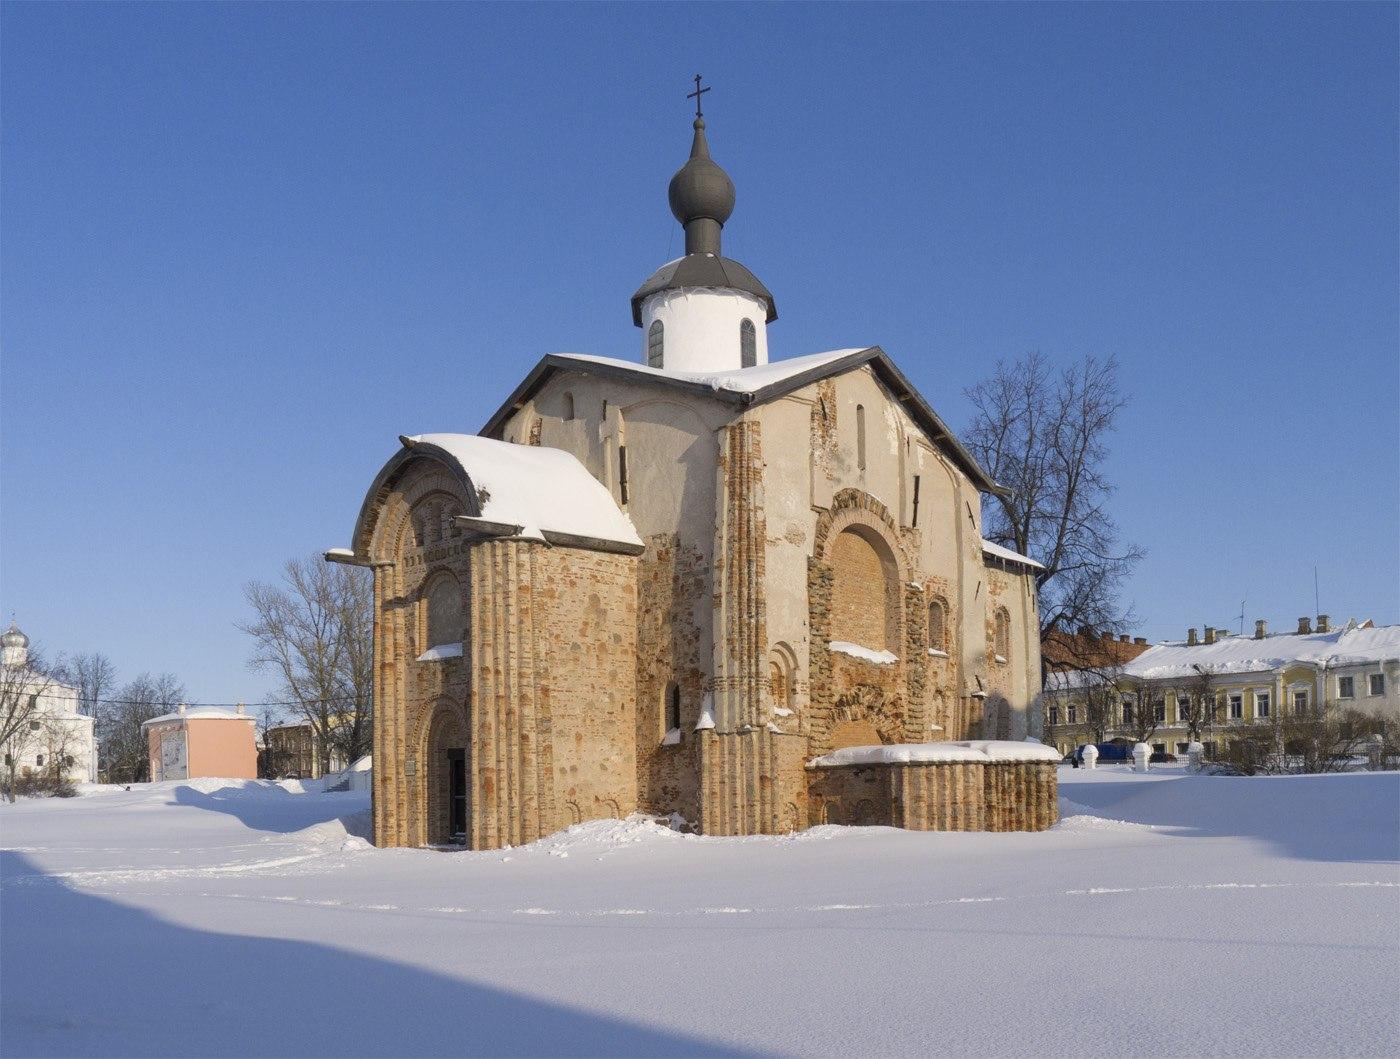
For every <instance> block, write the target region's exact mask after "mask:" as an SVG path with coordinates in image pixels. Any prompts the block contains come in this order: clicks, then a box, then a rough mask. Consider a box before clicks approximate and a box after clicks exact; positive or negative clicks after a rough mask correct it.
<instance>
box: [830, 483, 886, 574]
mask: <svg viewBox="0 0 1400 1059" xmlns="http://www.w3.org/2000/svg"><path fill="white" fill-rule="evenodd" d="M853 526H861V527H864V528H865V529H867V530H869V531H872V532H873V533H875V534H878V535H879V536H880V537H881V538H883V539H884V541H885V544H886V546H887V547H888V548H889V550H890V553H891V554H892V556H893V557H894V560H895V562H896V564H897V566H898V574H899V579H900V580H901V581H907V580H908V579H909V556H908V555H906V554H905V552H904V546H903V544H902V543H901V541H900V535H899V527H898V526H897V525H896V524H895V521H894V517H893V516H892V515H891V514H890V509H889V508H887V507H885V505H884V504H882V503H881V502H880V501H878V500H876V499H875V498H874V497H873V496H871V495H870V494H869V493H867V492H865V491H864V490H862V489H842V490H841V491H840V492H839V493H837V494H836V495H835V496H834V497H832V500H831V507H829V508H827V510H825V511H823V512H822V514H821V517H820V518H818V519H817V529H816V535H815V539H814V541H813V553H814V554H815V555H816V557H817V558H818V559H819V560H821V561H823V562H829V561H830V554H829V551H830V547H831V542H832V541H833V540H834V539H835V537H836V535H837V534H838V533H841V532H843V531H845V530H847V529H850V528H851V527H853Z"/></svg>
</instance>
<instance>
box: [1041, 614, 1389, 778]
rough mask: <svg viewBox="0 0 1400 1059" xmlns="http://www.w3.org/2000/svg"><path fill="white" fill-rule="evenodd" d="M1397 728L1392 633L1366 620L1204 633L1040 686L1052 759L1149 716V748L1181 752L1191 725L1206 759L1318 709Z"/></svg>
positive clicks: (1130, 734) (1122, 733) (1128, 734)
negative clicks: (1247, 734) (1248, 735)
mask: <svg viewBox="0 0 1400 1059" xmlns="http://www.w3.org/2000/svg"><path fill="white" fill-rule="evenodd" d="M1324 704H1326V705H1331V706H1336V707H1341V708H1351V709H1357V710H1361V711H1364V712H1367V713H1372V714H1376V715H1383V716H1389V717H1392V718H1395V719H1396V720H1400V625H1389V626H1382V627H1380V628H1377V627H1375V626H1374V625H1372V623H1371V622H1369V621H1367V622H1365V623H1363V624H1359V625H1358V624H1357V623H1356V622H1355V621H1352V622H1348V623H1347V625H1346V626H1345V627H1343V628H1340V629H1333V628H1332V626H1331V624H1330V622H1329V620H1328V617H1327V615H1325V614H1321V615H1318V618H1317V625H1316V627H1315V628H1314V626H1313V623H1312V619H1311V618H1300V619H1299V620H1298V628H1297V631H1296V632H1290V633H1284V634H1274V635H1270V634H1269V632H1268V626H1267V624H1266V623H1265V622H1263V621H1258V622H1256V623H1255V630H1254V635H1253V636H1232V635H1230V634H1229V633H1227V632H1225V631H1224V630H1222V629H1212V628H1209V627H1207V628H1206V630H1205V635H1204V636H1202V637H1198V636H1197V634H1196V630H1195V629H1191V630H1188V633H1187V637H1186V639H1185V640H1184V641H1175V642H1170V643H1161V644H1157V645H1155V646H1153V647H1150V648H1148V649H1147V650H1145V651H1143V652H1142V653H1141V654H1139V655H1137V656H1136V657H1135V658H1132V659H1130V660H1128V661H1125V662H1122V663H1121V664H1120V663H1109V664H1105V665H1102V666H1099V667H1098V668H1092V669H1064V670H1061V671H1058V672H1052V673H1050V674H1049V675H1048V676H1047V678H1046V682H1045V697H1044V708H1045V741H1046V742H1047V743H1051V744H1052V745H1054V746H1055V747H1056V748H1057V749H1059V750H1060V751H1061V752H1062V753H1069V752H1070V751H1072V750H1073V749H1074V748H1075V747H1076V746H1080V745H1083V744H1084V743H1088V742H1096V741H1098V737H1099V736H1100V735H1101V736H1102V737H1103V738H1104V739H1113V738H1118V737H1124V738H1134V739H1135V738H1136V737H1137V736H1139V735H1140V734H1142V732H1143V731H1144V729H1145V728H1146V727H1147V725H1146V724H1139V723H1135V722H1137V720H1138V717H1139V714H1138V713H1137V711H1139V710H1149V711H1151V725H1152V728H1153V730H1152V732H1151V734H1150V736H1149V737H1148V741H1149V742H1150V743H1151V744H1152V746H1153V749H1155V750H1158V751H1163V752H1169V753H1175V754H1184V753H1185V752H1186V747H1187V744H1188V743H1189V742H1190V738H1191V728H1192V724H1191V722H1192V720H1193V717H1194V718H1195V719H1196V720H1197V721H1198V723H1197V725H1196V728H1197V730H1198V732H1199V736H1200V739H1201V742H1202V743H1204V744H1205V747H1206V753H1207V756H1213V755H1214V754H1217V753H1219V752H1220V751H1221V750H1222V749H1223V747H1224V744H1225V743H1226V742H1227V741H1228V740H1230V739H1231V738H1232V736H1233V735H1238V734H1240V733H1241V732H1242V731H1244V730H1245V729H1246V728H1247V727H1248V726H1251V725H1256V724H1261V723H1273V722H1274V721H1275V720H1278V719H1280V718H1287V717H1295V716H1307V715H1308V714H1309V712H1310V711H1313V710H1315V709H1316V708H1317V707H1319V706H1321V705H1324Z"/></svg>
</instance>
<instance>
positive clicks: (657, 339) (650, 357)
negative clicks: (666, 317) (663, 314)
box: [647, 320, 666, 368]
mask: <svg viewBox="0 0 1400 1059" xmlns="http://www.w3.org/2000/svg"><path fill="white" fill-rule="evenodd" d="M665 347H666V328H665V326H664V325H663V324H662V323H661V321H660V320H653V321H652V322H651V327H649V328H648V329H647V367H648V368H659V367H662V366H663V362H664V361H665V359H666V348H665Z"/></svg>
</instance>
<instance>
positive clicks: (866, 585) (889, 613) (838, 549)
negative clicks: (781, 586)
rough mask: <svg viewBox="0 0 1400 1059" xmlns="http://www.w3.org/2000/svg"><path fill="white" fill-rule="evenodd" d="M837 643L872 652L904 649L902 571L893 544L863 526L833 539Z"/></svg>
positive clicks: (833, 628) (833, 631)
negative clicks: (901, 634)
mask: <svg viewBox="0 0 1400 1059" xmlns="http://www.w3.org/2000/svg"><path fill="white" fill-rule="evenodd" d="M828 561H829V562H830V563H831V570H832V575H833V576H832V584H831V626H830V636H829V639H830V640H831V641H832V642H840V643H850V644H855V645H856V646H858V647H865V648H869V649H870V650H872V651H898V650H899V618H898V610H897V604H898V599H899V588H898V585H899V573H898V568H897V566H896V565H895V560H894V556H893V555H892V554H891V552H890V548H889V546H888V545H887V544H886V543H885V542H884V540H883V539H882V538H881V537H880V536H879V535H878V534H877V533H875V532H874V531H870V530H867V529H865V528H864V527H859V528H858V527H851V528H848V529H844V530H842V531H841V532H840V533H838V534H837V535H836V539H835V540H834V541H832V543H831V548H830V552H829V555H828Z"/></svg>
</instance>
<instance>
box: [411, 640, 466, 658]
mask: <svg viewBox="0 0 1400 1059" xmlns="http://www.w3.org/2000/svg"><path fill="white" fill-rule="evenodd" d="M461 657H462V645H461V644H459V643H445V644H439V645H438V646H437V647H429V648H428V649H427V650H426V651H424V652H423V653H422V654H421V655H419V656H418V661H420V662H440V661H442V660H443V659H444V658H461Z"/></svg>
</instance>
